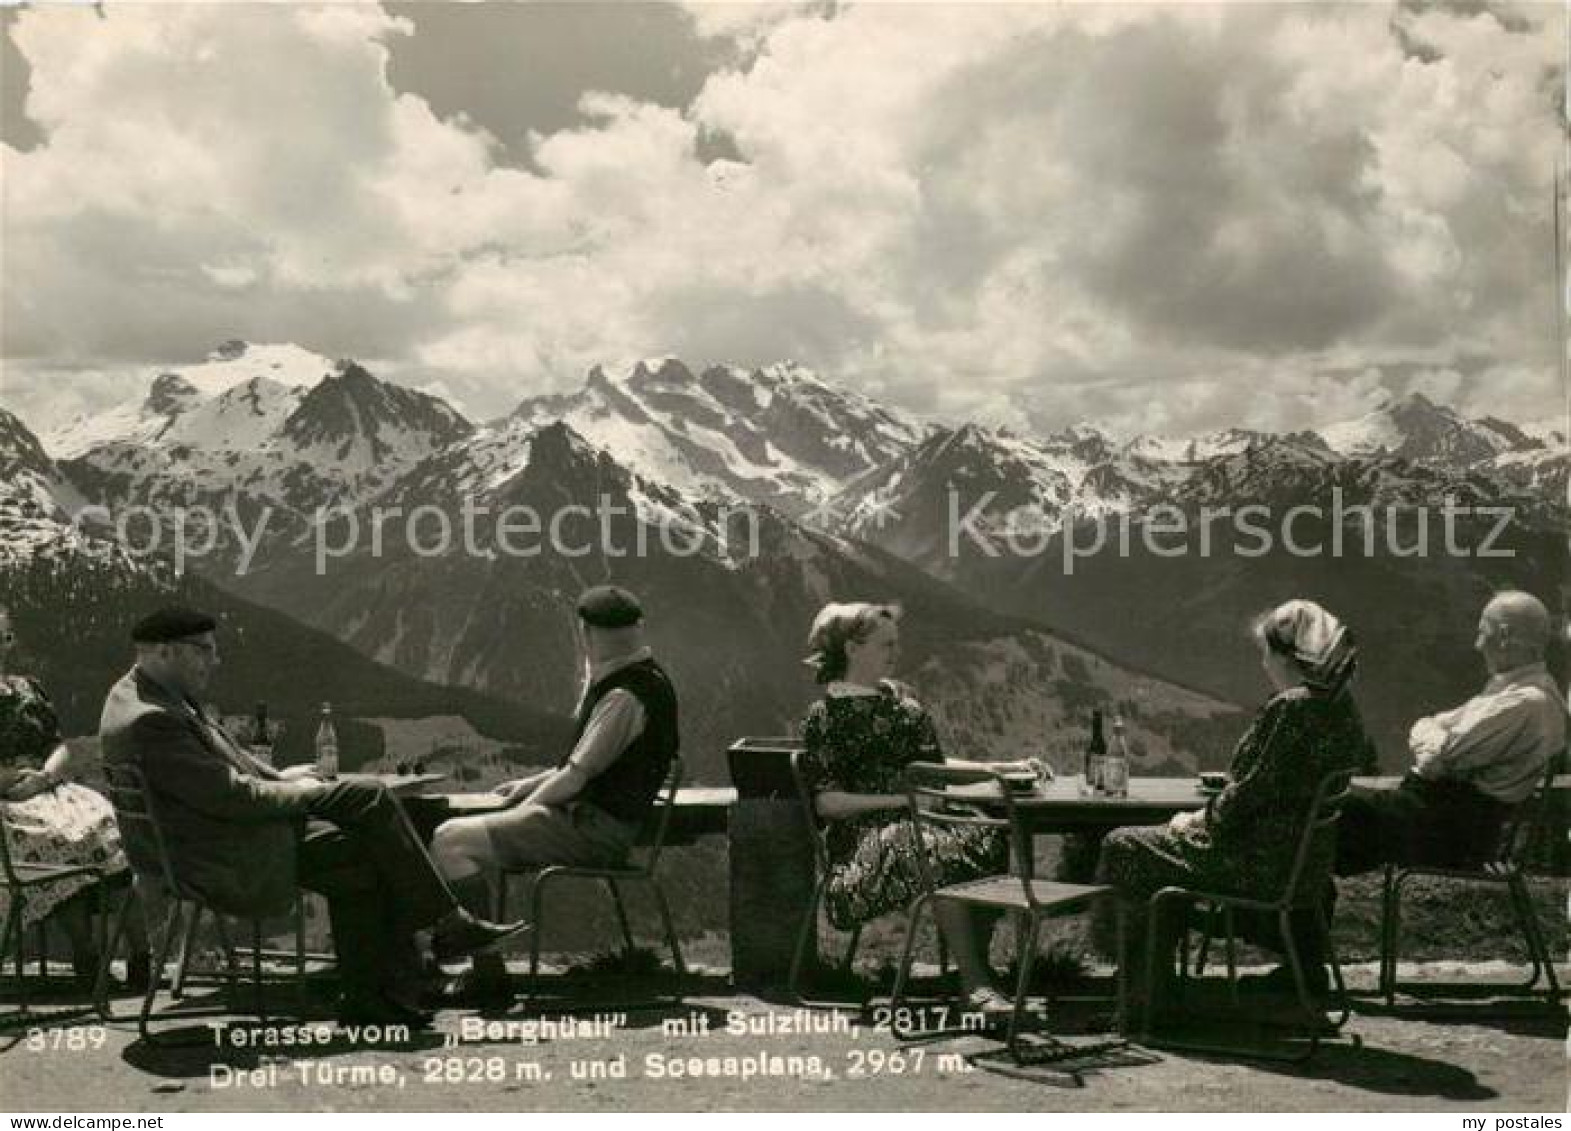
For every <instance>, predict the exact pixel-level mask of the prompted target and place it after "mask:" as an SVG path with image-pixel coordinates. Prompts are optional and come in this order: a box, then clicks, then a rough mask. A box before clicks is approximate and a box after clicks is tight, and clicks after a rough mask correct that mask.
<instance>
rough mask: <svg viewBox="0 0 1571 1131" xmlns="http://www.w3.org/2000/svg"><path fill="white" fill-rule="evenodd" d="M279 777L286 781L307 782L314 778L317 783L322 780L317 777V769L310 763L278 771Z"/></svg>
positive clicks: (286, 767)
mask: <svg viewBox="0 0 1571 1131" xmlns="http://www.w3.org/2000/svg"><path fill="white" fill-rule="evenodd" d="M278 776H279V777H281V778H283V779H284V780H285V781H305V780H307V779H313V778H314V779H315V780H317V781H321V780H322V779H321V778H319V777H317V773H316V767H315V766H313V765H311V764H310V763H309V762H302V763H301V764H300V765H298V766H285V767H284V768H283V769H281V770H279V771H278Z"/></svg>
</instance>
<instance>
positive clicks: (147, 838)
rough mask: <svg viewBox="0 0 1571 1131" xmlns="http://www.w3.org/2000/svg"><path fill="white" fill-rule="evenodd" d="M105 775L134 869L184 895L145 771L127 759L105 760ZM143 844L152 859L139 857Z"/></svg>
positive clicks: (116, 819)
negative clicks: (122, 760) (150, 852)
mask: <svg viewBox="0 0 1571 1131" xmlns="http://www.w3.org/2000/svg"><path fill="white" fill-rule="evenodd" d="M104 777H105V779H106V781H107V783H108V793H109V803H110V804H111V805H112V806H114V811H115V821H116V822H117V823H118V824H119V825H120V833H121V838H122V840H123V841H124V843H125V847H126V856H127V858H128V859H129V860H130V862H131V867H132V869H133V870H134V871H136V872H137V873H138V874H140V875H144V876H151V877H152V878H153V879H155V880H156V881H157V882H158V883H160V884H162V885H163V886H164V888H165V889H166V890H167V891H169V892H171V893H173V894H175V895H178V896H181V897H182V898H184V897H185V890H184V888H182V887H181V885H180V883H179V882H178V881H177V880H176V879H175V872H174V866H173V865H172V864H171V863H170V861H169V849H168V847H167V846H166V845H165V843H164V831H163V828H162V827H161V826H160V825H159V823H158V814H157V810H156V808H155V807H154V803H153V795H152V793H151V792H150V791H149V790H148V788H147V779H146V778H144V777H143V776H142V771H141V770H140V769H138V768H137V767H136V766H133V765H130V764H129V763H126V762H108V761H106V762H105V763H104ZM142 846H147V847H150V848H151V849H152V853H153V858H152V859H151V860H148V859H145V858H142V859H139V858H138V857H139V855H140V851H139V849H140V848H141V847H142Z"/></svg>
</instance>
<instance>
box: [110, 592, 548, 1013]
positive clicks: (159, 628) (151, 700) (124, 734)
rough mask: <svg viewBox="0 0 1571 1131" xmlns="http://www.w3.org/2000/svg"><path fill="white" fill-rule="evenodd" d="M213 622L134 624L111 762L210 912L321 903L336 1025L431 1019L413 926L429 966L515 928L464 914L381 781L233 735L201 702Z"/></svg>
mask: <svg viewBox="0 0 1571 1131" xmlns="http://www.w3.org/2000/svg"><path fill="white" fill-rule="evenodd" d="M216 627H217V625H216V623H215V621H214V620H213V618H212V617H210V616H207V615H205V614H203V613H199V612H195V611H193V610H190V609H184V608H167V609H161V610H159V611H158V612H156V613H153V614H152V615H151V616H149V617H147V618H145V619H144V620H142V621H141V622H139V623H138V624H137V625H136V627H135V629H134V630H133V631H132V634H131V639H132V640H133V642H134V643H135V645H136V664H135V666H134V667H132V668H131V670H130V671H129V672H127V673H126V674H125V675H124V676H123V677H121V679H120V680H119V682H118V683H116V684H115V685H114V687H113V688H112V689H111V690H110V692H109V697H108V699H107V701H106V702H105V703H104V711H103V717H102V719H101V721H100V724H99V736H100V739H101V741H102V743H103V751H104V761H105V764H106V766H108V767H113V766H115V765H129V766H131V767H134V768H135V769H137V770H139V771H140V772H141V775H142V778H143V781H144V782H145V783H146V787H147V791H148V794H149V801H150V803H151V805H152V807H153V811H154V814H155V816H156V818H157V820H158V825H159V832H160V834H161V837H162V840H163V848H164V850H165V852H166V853H167V855H168V858H169V862H170V866H171V868H172V870H173V872H174V875H175V878H176V880H177V881H179V882H180V883H181V884H182V885H184V886H187V887H189V888H191V889H192V890H194V891H196V892H197V893H199V894H200V895H201V896H202V898H203V899H204V900H205V901H206V902H208V903H209V904H210V905H211V906H212V907H214V908H215V909H217V910H218V911H221V912H223V913H225V914H228V915H237V916H243V917H248V918H249V917H262V916H267V915H275V914H280V913H284V912H287V911H288V910H289V909H290V908H291V907H293V905H294V898H295V890H296V886H297V885H302V886H305V887H308V888H311V889H312V890H314V891H318V892H321V893H322V894H323V895H325V896H327V899H328V908H329V913H330V916H331V920H332V927H333V946H334V950H335V951H336V953H337V956H338V971H339V977H340V979H341V981H342V984H343V987H344V994H343V1001H342V1003H341V1006H340V1017H341V1018H342V1019H343V1020H345V1021H347V1022H358V1023H367V1022H380V1023H398V1024H405V1025H410V1026H414V1027H419V1026H422V1025H424V1024H426V1023H428V1022H429V1020H430V1018H429V1016H428V1015H426V1014H423V1013H422V1012H421V1011H420V1008H419V977H420V969H419V966H420V963H419V955H418V953H417V951H416V949H415V942H414V937H415V932H416V931H417V930H422V929H426V928H430V929H431V930H432V948H433V950H435V951H436V953H437V957H438V958H440V959H453V958H457V957H460V956H462V955H464V954H467V953H470V952H472V951H474V950H476V949H478V948H480V947H483V946H487V945H489V944H491V943H493V942H495V941H497V940H498V939H500V938H502V937H504V936H506V935H508V934H510V933H511V932H512V931H514V930H516V929H518V928H519V926H521V925H520V924H513V925H510V926H509V925H500V926H499V925H497V924H493V923H488V922H485V921H483V920H481V919H478V918H476V917H475V916H473V915H470V914H469V913H468V912H467V911H465V910H464V909H463V908H461V907H460V906H459V905H458V903H457V902H456V901H455V899H454V898H453V894H452V892H451V891H449V890H448V888H447V886H446V885H445V884H444V883H443V881H442V878H441V876H440V875H439V874H438V873H437V871H436V869H435V867H434V866H433V864H432V862H431V858H430V857H429V856H427V855H426V852H425V850H424V848H423V847H422V846H421V844H420V842H419V840H418V838H417V837H416V836H415V834H414V832H413V830H412V829H411V828H410V826H409V823H408V821H407V819H406V818H405V817H404V814H403V811H402V809H401V808H400V807H399V805H398V803H397V801H395V800H394V799H393V797H392V795H391V794H389V793H388V792H387V790H386V789H385V788H384V787H383V786H381V785H379V784H376V783H371V782H364V781H334V782H328V781H322V780H320V779H318V778H316V777H315V776H314V775H313V774H312V773H311V772H310V769H309V767H290V768H289V769H287V770H284V771H282V772H279V771H276V770H274V769H273V768H272V767H270V766H268V765H267V764H265V763H263V762H261V761H259V760H257V759H255V758H253V757H252V756H251V755H250V754H249V753H248V752H247V751H245V750H244V749H243V748H242V747H241V746H240V745H239V744H238V743H236V742H235V741H234V740H233V739H231V738H230V737H229V735H228V733H227V732H225V731H224V729H223V728H222V727H221V726H220V725H219V724H218V721H217V720H215V719H213V718H210V717H209V716H208V715H207V713H206V712H205V711H204V710H203V708H202V706H201V698H202V695H203V693H204V692H205V691H206V689H207V686H208V683H209V682H210V681H211V679H212V675H213V671H214V669H216V668H217V666H218V642H217V639H216V635H215V629H216ZM124 833H125V847H126V852H127V854H128V855H129V856H130V858H131V862H132V864H133V866H134V867H135V868H136V870H137V871H138V872H141V873H144V874H147V873H150V874H152V875H158V863H157V860H158V857H157V850H158V847H157V845H156V844H154V843H152V842H151V841H150V840H149V839H147V832H146V830H144V829H143V828H142V826H141V825H140V824H131V823H129V822H127V827H126V829H125V830H124Z"/></svg>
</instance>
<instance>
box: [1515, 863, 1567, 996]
mask: <svg viewBox="0 0 1571 1131" xmlns="http://www.w3.org/2000/svg"><path fill="white" fill-rule="evenodd" d="M1506 887H1507V890H1508V891H1509V892H1510V894H1511V902H1512V904H1513V906H1514V907H1515V908H1516V917H1517V922H1518V923H1519V924H1520V926H1521V930H1522V936H1523V939H1524V940H1525V941H1526V943H1527V949H1528V953H1529V954H1530V955H1531V956H1532V959H1533V980H1532V981H1531V982H1529V983H1528V984H1527V988H1528V989H1530V990H1531V989H1533V988H1534V987H1536V986H1537V985H1538V972H1539V970H1540V969H1542V970H1543V972H1544V974H1545V975H1546V976H1547V980H1548V982H1549V986H1548V989H1547V990H1546V991H1545V992H1546V994H1547V996H1548V998H1549V1003H1550V1004H1551V1005H1553V1004H1555V1003H1556V1002H1558V1001H1559V1000H1560V981H1559V979H1558V978H1557V977H1556V976H1555V959H1554V955H1552V954H1551V953H1550V952H1549V945H1548V943H1547V942H1545V940H1544V933H1543V929H1542V927H1541V926H1540V925H1539V922H1538V913H1537V912H1536V911H1535V910H1533V897H1532V894H1531V893H1530V892H1529V891H1528V890H1527V881H1526V880H1524V879H1523V878H1522V877H1521V876H1519V875H1518V876H1513V877H1511V879H1510V881H1509V882H1508V883H1507V885H1506Z"/></svg>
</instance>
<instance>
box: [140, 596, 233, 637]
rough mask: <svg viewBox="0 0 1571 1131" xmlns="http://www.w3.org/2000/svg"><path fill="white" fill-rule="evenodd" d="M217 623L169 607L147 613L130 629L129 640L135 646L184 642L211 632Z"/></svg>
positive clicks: (188, 610) (183, 609)
mask: <svg viewBox="0 0 1571 1131" xmlns="http://www.w3.org/2000/svg"><path fill="white" fill-rule="evenodd" d="M217 627H218V622H217V621H216V620H214V619H213V618H212V617H210V616H208V615H207V614H206V613H199V612H197V611H196V610H195V609H187V608H184V607H182V606H180V605H169V606H167V607H166V608H162V609H159V610H158V611H157V612H156V613H149V614H148V615H147V616H145V617H143V618H142V619H141V620H139V621H137V622H136V625H135V626H134V627H133V628H132V629H131V639H132V640H133V641H135V642H136V643H137V644H163V643H166V642H168V641H171V640H184V639H185V638H186V637H188V636H200V635H201V634H202V633H204V632H212V631H213V629H215V628H217Z"/></svg>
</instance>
